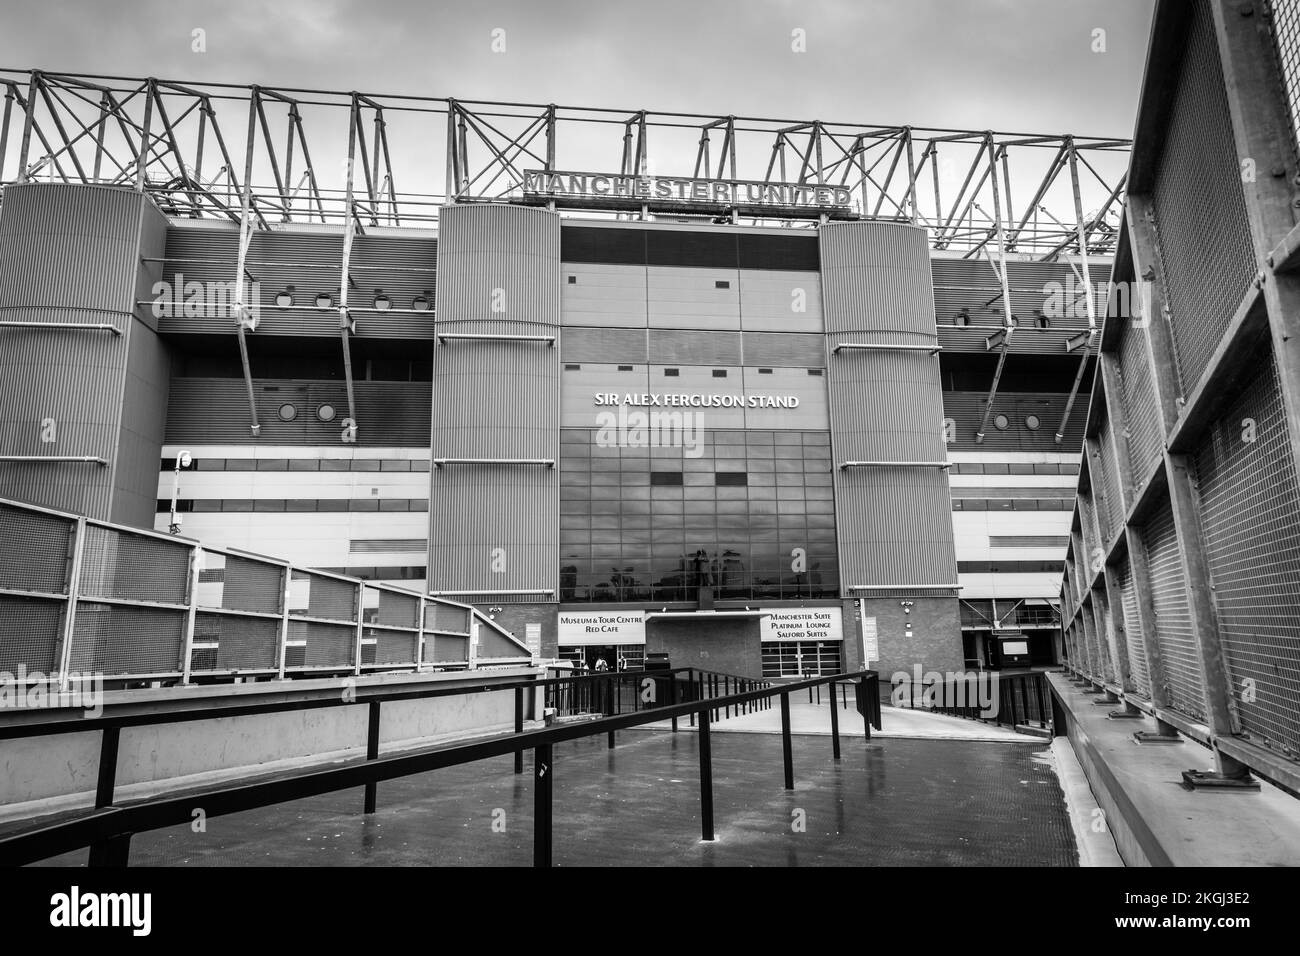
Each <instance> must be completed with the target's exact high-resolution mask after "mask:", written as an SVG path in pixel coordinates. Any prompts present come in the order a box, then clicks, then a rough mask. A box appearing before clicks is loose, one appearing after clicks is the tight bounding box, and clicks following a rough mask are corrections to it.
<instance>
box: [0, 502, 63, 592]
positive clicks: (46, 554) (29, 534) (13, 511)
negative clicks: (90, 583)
mask: <svg viewBox="0 0 1300 956" xmlns="http://www.w3.org/2000/svg"><path fill="white" fill-rule="evenodd" d="M76 527H77V523H76V522H75V521H70V520H68V519H67V518H60V517H58V516H57V515H48V514H44V513H43V512H40V511H26V510H23V509H21V508H15V507H13V506H12V505H0V541H3V542H4V547H3V548H0V587H4V588H13V589H14V590H16V591H43V592H45V593H47V594H66V593H67V586H68V570H69V568H70V566H71V560H72V545H73V539H74V538H75V537H76Z"/></svg>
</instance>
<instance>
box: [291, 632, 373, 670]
mask: <svg viewBox="0 0 1300 956" xmlns="http://www.w3.org/2000/svg"><path fill="white" fill-rule="evenodd" d="M356 641H357V631H356V628H355V627H349V626H348V625H346V624H321V623H318V622H315V621H294V620H290V621H289V644H290V645H291V646H290V647H289V648H288V649H287V653H286V655H285V656H286V658H287V659H289V658H290V657H291V659H292V660H293V662H294V664H293V666H296V667H311V668H338V669H340V670H342V669H345V668H350V667H352V665H353V657H354V651H355V648H356Z"/></svg>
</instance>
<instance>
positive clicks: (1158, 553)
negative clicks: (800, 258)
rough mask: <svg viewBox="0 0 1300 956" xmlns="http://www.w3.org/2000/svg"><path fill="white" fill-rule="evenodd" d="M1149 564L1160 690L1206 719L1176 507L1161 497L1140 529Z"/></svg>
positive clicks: (1184, 710)
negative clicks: (1174, 508)
mask: <svg viewBox="0 0 1300 956" xmlns="http://www.w3.org/2000/svg"><path fill="white" fill-rule="evenodd" d="M1142 542H1143V544H1144V546H1145V547H1146V553H1147V566H1148V568H1149V570H1150V574H1151V581H1150V589H1151V600H1152V603H1153V604H1154V605H1155V612H1156V635H1155V636H1156V646H1157V647H1159V648H1160V667H1161V670H1162V672H1163V674H1162V677H1163V681H1164V691H1165V694H1166V696H1167V698H1168V700H1169V706H1170V707H1172V708H1173V709H1174V710H1177V711H1181V712H1182V713H1184V714H1187V715H1189V716H1192V717H1195V718H1196V719H1197V720H1205V719H1206V714H1205V699H1204V686H1205V685H1204V678H1203V676H1202V673H1201V661H1200V657H1199V654H1198V652H1197V649H1196V639H1195V636H1194V635H1193V634H1192V616H1191V610H1190V609H1189V608H1188V606H1187V591H1186V588H1185V584H1186V578H1185V577H1184V575H1183V565H1182V560H1181V558H1180V556H1179V551H1178V536H1177V534H1176V532H1175V530H1174V513H1173V509H1172V508H1171V506H1170V504H1169V502H1168V501H1165V502H1164V503H1163V504H1162V505H1161V507H1160V508H1159V510H1158V511H1156V512H1155V513H1154V514H1153V515H1152V516H1151V518H1150V519H1149V520H1148V521H1147V523H1146V526H1145V527H1144V528H1143V529H1142Z"/></svg>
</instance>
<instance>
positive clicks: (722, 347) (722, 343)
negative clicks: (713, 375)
mask: <svg viewBox="0 0 1300 956" xmlns="http://www.w3.org/2000/svg"><path fill="white" fill-rule="evenodd" d="M650 364H652V365H683V364H685V365H740V364H741V361H740V333H739V332H697V331H691V330H685V329H651V330H650Z"/></svg>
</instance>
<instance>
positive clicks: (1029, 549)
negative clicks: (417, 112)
mask: <svg viewBox="0 0 1300 956" xmlns="http://www.w3.org/2000/svg"><path fill="white" fill-rule="evenodd" d="M32 82H33V83H37V82H49V80H48V79H46V80H42V79H41V78H40V77H36V78H34V79H33V80H32ZM148 82H151V83H152V82H156V81H148ZM155 95H161V94H159V93H157V89H156V88H155ZM253 99H254V101H255V106H256V105H257V104H256V100H257V96H256V95H254V97H253ZM28 102H34V101H31V100H29V101H28ZM459 109H461V107H459V106H454V107H453V108H452V109H451V110H450V111H449V117H452V116H454V115H456V112H457V110H459ZM30 112H32V111H29V113H30ZM250 115H251V114H250ZM731 119H732V120H734V118H731ZM642 123H644V114H642ZM252 129H253V126H252V124H251V123H250V130H252ZM643 132H644V129H643ZM970 135H971V136H972V137H975V139H974V140H972V142H976V143H978V145H979V146H980V148H981V150H982V149H983V148H984V145H985V144H986V143H987V145H988V154H989V159H990V160H992V159H993V158H994V157H995V156H997V157H999V158H1000V159H1001V160H1002V164H1003V166H1002V170H1001V172H1002V174H1004V175H1005V174H1006V172H1007V170H1006V163H1005V156H1006V152H1005V150H1003V151H1002V152H1001V153H997V152H996V151H995V149H994V146H993V143H992V140H991V139H987V140H986V139H985V136H986V134H970ZM987 135H991V134H987ZM449 141H450V142H452V143H453V147H452V159H451V160H450V161H449V166H450V167H451V168H452V170H454V171H455V174H454V178H453V175H452V174H451V173H449V185H451V188H449V190H448V193H447V196H450V197H451V199H452V201H450V202H444V204H443V205H442V206H441V208H440V209H439V211H438V216H437V223H436V228H431V227H430V223H428V222H420V223H418V224H411V225H403V224H401V223H400V221H398V219H397V217H396V216H391V217H390V216H383V215H377V214H376V210H379V209H381V208H382V204H380V203H374V204H372V205H370V206H369V207H368V211H367V214H366V215H361V214H357V213H356V210H357V209H358V206H357V205H356V203H357V200H356V198H355V197H354V194H353V192H352V189H353V184H352V182H351V181H349V183H348V194H347V200H346V202H347V203H348V205H347V206H346V208H349V209H353V210H354V215H351V216H342V217H339V220H341V221H329V218H330V217H327V216H326V215H324V214H323V213H322V215H321V216H320V217H319V218H320V220H322V221H317V222H312V221H306V219H307V218H308V217H302V216H295V215H292V214H290V213H289V210H288V203H287V201H286V202H285V203H284V205H283V206H282V208H281V209H280V210H278V211H279V212H283V213H284V214H283V215H278V216H277V215H273V214H272V210H271V209H270V208H269V206H267V205H266V204H265V203H264V204H262V205H260V206H259V204H258V201H257V200H258V196H257V195H256V194H255V193H254V191H253V190H252V189H251V188H250V189H247V190H241V191H238V192H235V193H234V194H233V196H234V198H233V200H232V202H231V203H230V205H229V206H227V207H225V208H219V209H217V210H216V213H217V214H210V213H211V212H212V210H206V211H205V212H206V213H209V214H199V211H198V210H199V205H200V203H199V201H198V200H195V194H197V193H199V192H200V190H199V189H198V183H197V181H195V180H186V179H184V178H182V180H181V181H180V182H179V183H177V182H172V183H170V184H168V185H166V186H160V185H159V183H157V182H156V181H152V180H150V179H149V178H148V177H147V176H144V175H142V176H140V178H139V181H138V182H136V183H134V184H124V183H120V182H119V183H107V184H106V183H103V182H87V181H80V182H78V181H73V180H74V179H75V178H76V177H73V176H64V177H62V179H63V180H67V181H60V180H58V179H55V177H54V176H53V165H52V163H51V162H49V161H48V160H49V157H48V156H47V157H46V158H45V160H43V161H42V163H43V165H44V167H45V168H46V172H47V174H48V175H47V176H46V178H47V179H52V180H55V181H37V180H38V179H39V178H40V177H39V176H37V175H19V176H17V177H11V178H12V179H13V180H14V181H12V182H11V183H10V184H9V185H8V186H7V187H6V188H5V190H4V195H3V205H2V206H0V310H3V313H4V316H5V318H6V322H5V327H4V328H3V329H0V337H2V338H3V340H4V346H3V348H0V378H2V379H3V382H4V395H5V401H4V408H3V412H0V476H2V479H3V483H4V487H5V489H6V492H5V494H6V496H7V497H11V498H18V499H21V500H25V501H30V502H33V503H37V504H41V505H45V506H49V507H55V508H59V509H62V510H66V511H74V512H79V513H84V514H87V515H90V516H92V517H97V518H102V519H109V520H113V521H117V522H121V523H125V524H133V525H137V526H144V527H151V528H155V529H158V530H164V531H165V530H167V529H168V528H169V526H171V525H173V524H179V525H180V528H179V530H180V531H181V532H182V533H183V534H184V535H185V536H186V537H194V538H198V539H200V540H202V541H203V542H204V543H208V544H214V545H221V546H224V547H231V548H236V549H242V550H245V551H250V552H255V553H259V554H269V555H274V556H276V557H278V558H282V559H286V560H289V561H292V562H294V563H296V564H299V565H306V566H310V567H314V568H318V569H324V570H331V571H338V572H344V573H347V574H350V575H355V576H359V577H362V578H368V579H376V580H383V581H388V582H395V583H402V584H405V585H407V586H409V587H412V588H416V589H427V591H428V592H429V593H432V594H437V595H442V596H447V597H451V598H455V599H458V600H462V601H465V602H466V603H472V604H474V605H475V606H476V607H478V608H479V609H480V610H482V611H483V612H484V613H485V614H488V615H490V616H491V617H492V618H493V619H494V620H496V621H497V622H498V623H499V624H501V625H502V626H504V627H505V628H506V629H507V630H509V631H510V632H512V633H514V634H515V635H516V636H517V637H518V638H519V639H520V640H526V641H527V643H528V644H529V646H530V647H532V648H533V649H534V650H535V651H536V652H537V653H538V654H540V655H542V656H546V657H554V656H563V657H572V658H583V659H585V660H587V661H588V662H589V663H591V662H594V661H595V660H596V659H597V658H604V659H605V660H606V662H607V663H608V664H609V665H610V666H611V667H617V666H639V665H640V664H641V663H642V662H643V661H645V659H646V657H647V655H666V656H667V657H668V658H669V659H670V660H671V662H672V663H673V664H674V665H687V664H698V665H699V666H706V667H709V668H710V669H713V670H717V671H722V672H727V673H735V674H742V675H748V676H759V675H763V676H783V675H793V674H798V673H803V672H810V671H813V672H830V671H834V670H840V669H848V668H852V667H856V666H858V665H859V664H860V663H861V662H862V657H863V656H864V651H865V654H866V656H867V657H868V658H869V659H870V660H872V661H874V662H878V666H879V667H880V668H881V669H882V670H887V671H893V670H899V669H903V670H908V671H910V670H912V668H913V667H914V666H915V665H921V666H922V667H923V668H925V669H926V670H938V671H947V670H957V669H961V668H963V667H967V666H980V667H984V666H990V667H992V666H1015V665H1021V664H1030V663H1049V662H1052V661H1054V660H1055V659H1056V657H1057V655H1058V653H1059V636H1060V630H1059V624H1060V622H1059V602H1058V596H1059V595H1058V593H1057V587H1058V584H1057V582H1058V581H1059V578H1060V573H1061V569H1062V561H1063V558H1064V554H1065V550H1066V546H1067V544H1068V543H1069V535H1070V520H1071V512H1070V509H1071V507H1072V503H1073V497H1074V487H1075V483H1076V480H1077V474H1078V470H1079V454H1080V450H1081V448H1082V444H1083V429H1084V415H1083V408H1082V405H1081V403H1076V402H1075V397H1076V394H1077V393H1079V392H1080V391H1081V392H1082V393H1083V394H1086V391H1087V389H1088V388H1089V387H1090V386H1091V375H1092V362H1091V359H1090V358H1089V354H1088V353H1089V348H1090V345H1091V344H1092V336H1091V334H1090V329H1091V327H1092V326H1093V325H1094V324H1095V311H1096V309H1097V308H1098V307H1099V306H1098V305H1097V303H1098V302H1099V301H1104V298H1102V297H1104V291H1103V292H1101V293H1099V298H1097V299H1093V300H1089V297H1088V296H1087V295H1085V294H1083V293H1082V291H1081V290H1082V289H1086V288H1087V287H1088V282H1089V280H1088V278H1087V277H1088V276H1089V275H1091V276H1092V277H1093V280H1092V281H1096V279H1097V278H1099V277H1100V276H1103V275H1104V274H1105V272H1106V270H1107V269H1108V268H1109V259H1108V255H1109V251H1110V250H1109V248H1108V247H1107V245H1106V233H1107V231H1108V230H1107V229H1106V222H1105V218H1106V209H1105V208H1103V209H1101V210H1100V211H1099V212H1097V213H1096V215H1095V216H1094V217H1093V219H1092V221H1091V223H1089V224H1088V227H1087V229H1086V230H1085V228H1084V226H1083V217H1082V216H1080V217H1079V222H1080V225H1079V226H1077V227H1076V226H1062V227H1061V229H1060V232H1059V233H1052V232H1050V230H1049V229H1046V228H1045V230H1044V231H1043V233H1042V236H1046V238H1042V237H1040V238H1039V239H1038V240H1037V244H1038V245H1040V246H1041V245H1043V244H1046V248H1047V251H1046V254H1044V252H1043V251H1042V249H1041V248H1038V249H1035V250H1034V251H1021V252H1016V251H1014V242H1013V241H1012V237H1011V233H1012V231H1013V230H1015V231H1017V232H1024V233H1025V235H1024V237H1023V238H1022V243H1023V247H1024V248H1025V249H1026V250H1028V249H1030V247H1031V245H1032V244H1031V241H1030V236H1029V233H1028V232H1027V231H1026V230H1027V227H1026V221H1027V220H1028V219H1029V218H1030V215H1031V213H1030V210H1029V208H1028V207H1027V208H1026V212H1025V219H1024V220H1021V221H1020V223H1019V227H1020V228H1019V229H1018V230H1017V229H1016V222H1015V219H1013V214H1012V211H1011V208H1010V196H1009V195H1007V196H1006V199H1005V201H1006V203H1007V207H1006V208H1005V209H1002V210H1000V211H999V213H998V215H997V217H996V219H995V221H994V222H993V223H992V224H989V223H984V224H981V225H977V226H973V227H971V229H970V230H968V231H967V232H965V233H963V241H961V242H957V241H954V237H955V236H956V232H955V227H954V228H951V229H950V228H949V226H948V225H945V224H944V223H943V222H942V220H941V217H940V215H939V214H938V213H936V214H935V216H934V217H933V218H934V221H933V222H927V221H926V219H925V217H923V216H921V215H919V214H918V212H917V210H918V204H917V199H916V197H917V189H916V185H915V184H916V180H917V175H916V173H915V171H914V172H913V175H912V185H911V187H910V191H911V200H912V204H911V207H910V208H911V211H912V214H911V215H893V216H884V215H869V214H867V213H866V212H865V211H864V210H865V209H866V207H865V204H864V202H863V198H864V197H862V196H860V195H859V194H857V193H853V192H852V191H851V190H848V189H842V188H837V187H836V186H835V185H834V184H833V183H830V181H829V180H826V179H825V178H821V179H818V180H813V179H809V177H807V176H801V178H803V179H805V180H807V182H805V183H785V184H778V187H779V188H778V187H771V188H769V187H765V186H763V185H762V184H760V183H757V182H748V183H747V182H746V181H744V180H740V179H738V178H737V177H736V176H735V175H734V172H733V174H732V175H730V176H729V177H727V178H726V179H723V177H722V176H721V175H719V176H718V177H716V178H715V179H708V178H701V177H699V176H696V177H693V178H689V177H684V178H679V179H675V180H668V179H663V178H656V177H652V176H650V175H649V174H647V173H645V172H644V171H642V172H639V173H634V174H632V175H627V174H622V175H620V174H608V175H602V174H599V173H563V174H558V173H556V172H555V171H554V167H553V166H552V167H550V168H549V169H547V170H543V171H532V172H528V173H524V174H522V175H521V176H520V183H519V188H518V189H517V190H516V191H515V192H514V193H513V194H512V195H510V196H507V197H505V198H504V200H503V201H486V199H485V197H482V196H470V195H467V194H465V190H464V189H463V188H462V186H461V185H460V183H461V182H463V181H467V180H468V178H469V177H468V175H467V174H466V173H465V171H464V169H463V168H462V167H461V165H459V164H461V163H463V156H462V154H460V153H458V152H457V151H456V148H455V146H454V143H455V141H456V140H455V137H454V136H450V137H449ZM291 142H292V139H291ZM733 143H734V141H733ZM907 145H908V147H909V148H910V146H911V142H910V141H909V142H908V144H907ZM1053 145H1057V144H1056V143H1053ZM1116 147H1118V148H1122V147H1123V144H1122V143H1119V144H1111V146H1110V147H1108V148H1116ZM198 148H199V149H200V150H201V149H202V148H203V147H202V145H201V140H200V145H199V147H198ZM462 148H463V147H462ZM1074 148H1075V147H1074V144H1073V143H1071V144H1070V145H1069V152H1068V154H1067V149H1066V146H1065V145H1064V144H1062V145H1061V151H1060V152H1059V153H1058V156H1057V159H1056V160H1055V161H1054V162H1053V166H1052V170H1051V172H1050V173H1049V178H1048V179H1046V180H1044V183H1045V184H1050V181H1051V177H1052V176H1058V175H1061V174H1062V171H1063V170H1065V169H1066V168H1067V165H1066V159H1065V157H1066V156H1067V155H1068V157H1069V164H1070V165H1069V168H1070V171H1071V172H1075V170H1074V168H1073V167H1074V155H1075V154H1074V152H1073V150H1074ZM732 149H733V157H732V163H733V169H734V162H735V160H734V144H733V147H732ZM385 151H387V144H386V143H385ZM901 151H902V143H901V141H900V144H899V152H900V154H901ZM251 152H252V151H251V146H250V157H251ZM378 153H379V148H378V144H377V143H376V144H375V154H376V155H375V158H374V162H375V163H376V164H378V162H379V158H378ZM927 153H928V149H927ZM808 154H811V149H810V150H808ZM0 155H2V153H0ZM291 155H292V154H291ZM706 156H707V153H706ZM624 161H625V163H626V162H627V156H626V144H625V157H624ZM249 162H250V172H251V163H252V159H251V158H250V160H249ZM909 162H912V160H910V159H909ZM921 162H922V164H923V163H924V156H923V157H922V160H921ZM38 165H40V164H38ZM65 165H68V164H67V163H66V162H65ZM362 165H363V167H364V165H365V164H364V163H363V164H362ZM698 165H699V164H697V169H696V172H697V173H698V172H699V168H698ZM705 166H706V168H707V166H708V161H707V158H706V160H705ZM935 166H936V169H937V168H938V159H937V157H936V159H935ZM988 166H989V167H990V168H991V169H992V170H993V174H992V178H993V180H994V187H995V189H996V183H997V181H998V179H999V178H1000V177H999V175H998V165H997V163H996V162H991V161H990V162H988ZM30 168H31V163H30V162H29V161H28V160H27V158H26V157H24V159H23V162H22V163H21V169H22V170H23V171H27V170H29V169H30ZM719 168H720V170H721V167H719ZM975 168H978V167H977V166H972V169H975ZM286 172H287V171H286ZM283 178H285V179H287V178H288V176H287V175H286V176H285V177H283ZM279 179H280V177H279V176H278V175H277V181H278V180H279ZM368 181H369V180H368ZM935 181H936V187H935V188H936V200H937V199H938V194H937V190H938V175H937V172H936V180H935ZM970 182H971V178H970V177H968V179H967V184H968V185H969V184H970ZM981 183H983V180H981ZM864 184H865V179H864ZM1075 186H1076V190H1075V192H1076V202H1077V201H1078V199H1077V178H1076V183H1075ZM371 188H373V187H371ZM864 188H865V186H864ZM978 188H979V187H976V189H978ZM1006 189H1007V191H1008V193H1009V189H1010V184H1009V180H1008V181H1007V184H1006ZM1044 189H1046V185H1045V186H1044ZM240 192H242V196H241V195H240ZM1118 192H1119V186H1116V187H1115V189H1114V190H1113V191H1112V192H1111V194H1110V199H1109V200H1107V206H1109V205H1110V202H1111V201H1113V200H1114V198H1115V196H1116V194H1117V193H1118ZM284 195H285V193H284V191H283V190H282V191H281V196H282V197H283V196H284ZM965 195H966V192H965V187H963V192H962V194H959V195H958V196H957V197H956V200H955V201H954V209H956V207H957V203H959V202H961V201H964V197H965ZM970 195H971V201H970V204H969V205H968V206H967V207H966V209H965V210H964V211H963V212H962V214H961V216H952V215H950V216H949V220H950V223H951V222H952V221H956V222H958V223H960V222H961V221H963V219H962V217H967V219H968V220H969V217H971V216H974V212H973V211H972V208H971V207H972V206H973V207H975V208H976V209H978V208H980V207H979V206H978V204H977V203H976V202H975V198H974V196H975V193H974V192H972V193H971V194H970ZM186 196H188V200H187V199H186V198H185V197H186ZM372 198H373V196H372ZM443 198H444V200H445V199H446V198H447V197H443ZM995 198H996V197H995ZM1040 198H1041V197H1040ZM206 200H207V201H209V202H210V203H211V204H212V205H213V206H219V205H220V204H219V203H218V202H217V199H216V198H214V196H213V195H212V192H211V191H209V192H207V193H206ZM241 200H242V209H241V208H240V207H241ZM1036 202H1037V200H1036ZM306 205H307V207H308V210H309V211H310V208H311V204H310V202H308V203H307V204H306ZM395 206H396V202H394V207H395ZM322 209H323V207H322ZM1080 211H1081V210H1080ZM222 212H224V213H225V214H224V215H222V214H220V213H222ZM264 213H265V215H264ZM1015 218H1019V217H1018V215H1017V216H1016V217H1015ZM1034 218H1035V220H1037V214H1036V213H1034ZM1058 225H1059V224H1058ZM1051 228H1055V227H1051ZM945 230H946V231H945ZM945 235H946V236H947V237H948V241H946V242H944V241H937V240H941V239H943V238H944V236H945ZM1094 236H1095V237H1097V241H1096V243H1095V244H1094V242H1093V241H1092V240H1093V238H1094ZM980 237H982V239H981V238H980ZM1072 239H1076V240H1078V241H1077V242H1076V244H1075V247H1074V248H1073V249H1071V248H1070V243H1071V241H1072ZM994 250H995V251H994ZM1080 252H1083V253H1085V255H1080ZM232 275H237V276H239V281H237V282H231V277H232ZM340 340H341V341H342V348H340ZM182 457H183V461H182ZM173 497H174V499H175V508H174V509H173ZM173 510H174V512H175V516H174V515H173Z"/></svg>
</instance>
